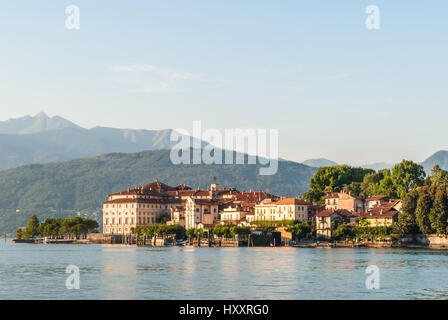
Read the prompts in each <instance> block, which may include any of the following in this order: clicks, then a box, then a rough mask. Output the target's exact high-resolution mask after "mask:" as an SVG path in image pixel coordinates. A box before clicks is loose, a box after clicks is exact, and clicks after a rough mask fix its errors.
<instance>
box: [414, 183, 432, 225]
mask: <svg viewBox="0 0 448 320" xmlns="http://www.w3.org/2000/svg"><path fill="white" fill-rule="evenodd" d="M433 190H434V187H432V186H424V187H422V188H421V189H420V195H419V197H418V200H417V207H416V208H415V221H416V223H417V226H418V227H419V229H420V232H422V233H424V234H428V233H431V232H433V229H432V227H431V221H430V220H429V215H430V214H429V213H430V211H431V208H432V206H433V195H434V192H433Z"/></svg>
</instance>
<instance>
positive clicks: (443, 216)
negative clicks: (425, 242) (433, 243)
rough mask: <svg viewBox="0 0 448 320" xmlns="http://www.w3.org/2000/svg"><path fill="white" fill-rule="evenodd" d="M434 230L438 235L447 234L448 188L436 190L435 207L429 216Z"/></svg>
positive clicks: (442, 187) (441, 187)
mask: <svg viewBox="0 0 448 320" xmlns="http://www.w3.org/2000/svg"><path fill="white" fill-rule="evenodd" d="M429 220H430V221H431V227H432V229H433V230H434V231H435V232H436V233H438V234H445V233H446V231H447V220H448V194H447V190H446V187H444V186H440V187H438V188H437V190H436V195H435V198H434V205H433V207H432V209H431V213H430V215H429Z"/></svg>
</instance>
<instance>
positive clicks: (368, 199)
mask: <svg viewBox="0 0 448 320" xmlns="http://www.w3.org/2000/svg"><path fill="white" fill-rule="evenodd" d="M382 199H389V197H388V196H381V195H380V196H372V197H368V198H367V199H366V201H376V200H382Z"/></svg>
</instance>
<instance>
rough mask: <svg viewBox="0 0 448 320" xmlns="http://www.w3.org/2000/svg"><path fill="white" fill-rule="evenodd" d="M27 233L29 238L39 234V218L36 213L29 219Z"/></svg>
mask: <svg viewBox="0 0 448 320" xmlns="http://www.w3.org/2000/svg"><path fill="white" fill-rule="evenodd" d="M25 235H26V237H27V238H35V237H37V236H38V235H39V219H37V216H36V215H35V214H33V215H32V216H31V217H30V219H29V220H28V224H27V226H26V229H25Z"/></svg>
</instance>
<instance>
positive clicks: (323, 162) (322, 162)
mask: <svg viewBox="0 0 448 320" xmlns="http://www.w3.org/2000/svg"><path fill="white" fill-rule="evenodd" d="M302 164H305V165H307V166H310V167H316V168H319V167H331V166H337V165H338V163H336V162H334V161H331V160H328V159H325V158H319V159H308V160H306V161H303V162H302Z"/></svg>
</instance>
